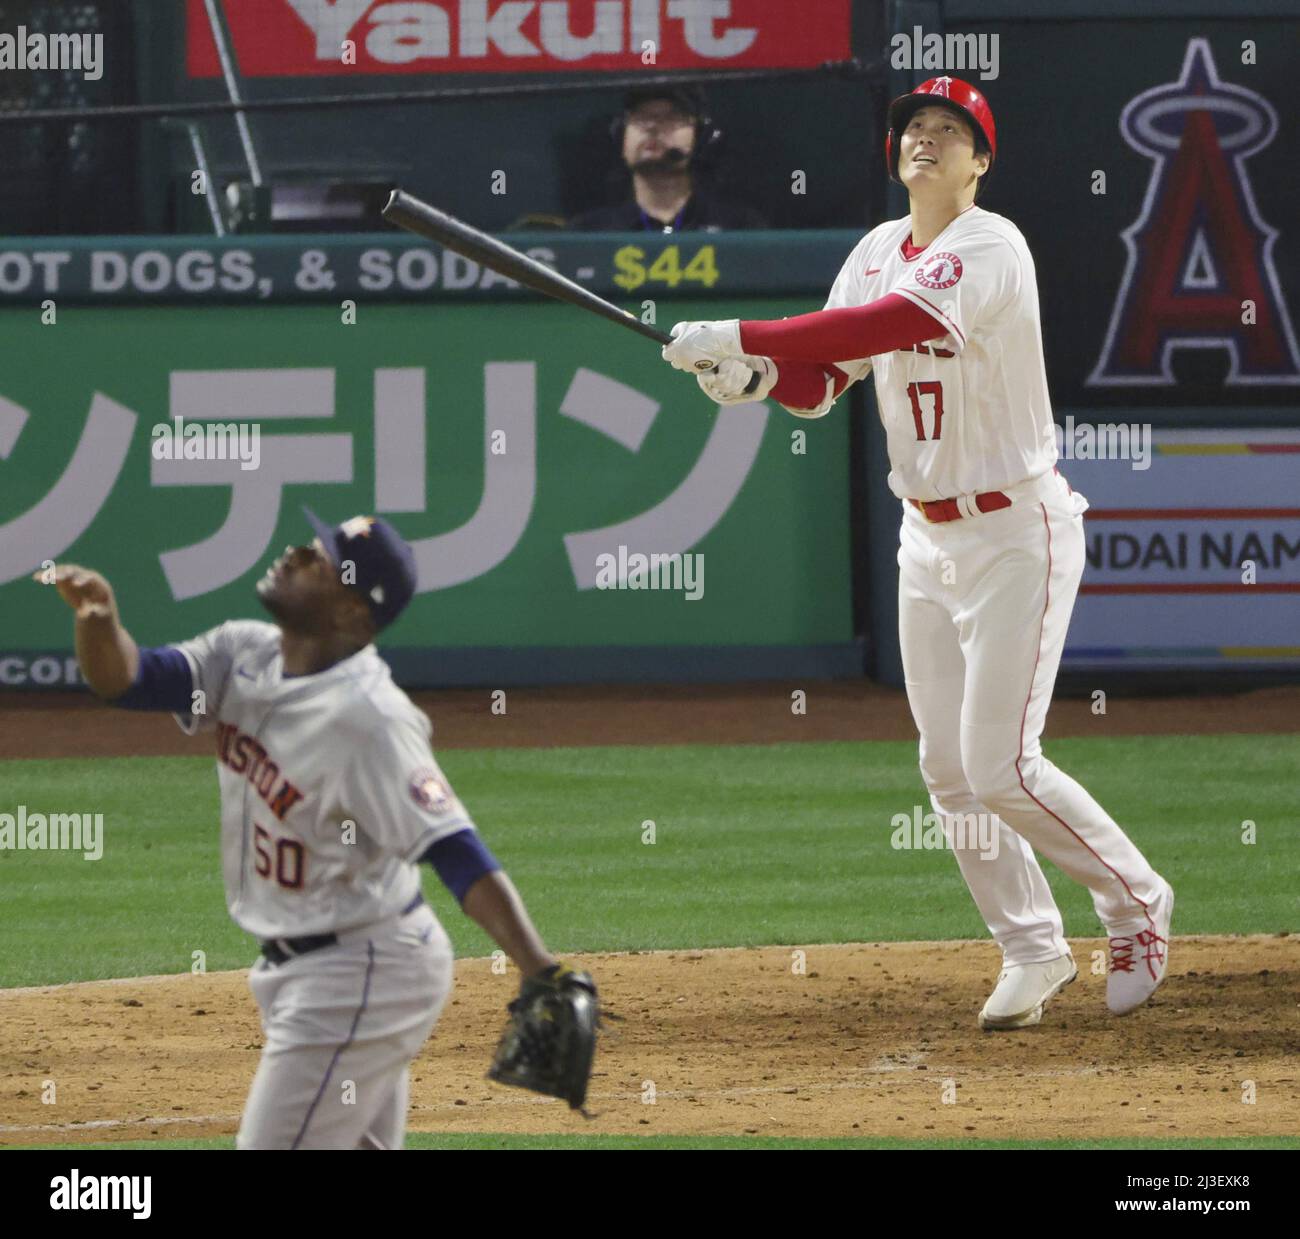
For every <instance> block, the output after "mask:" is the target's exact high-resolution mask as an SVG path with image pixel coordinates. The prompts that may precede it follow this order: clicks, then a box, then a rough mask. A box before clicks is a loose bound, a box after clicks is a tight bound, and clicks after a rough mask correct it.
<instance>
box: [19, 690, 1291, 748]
mask: <svg viewBox="0 0 1300 1239" xmlns="http://www.w3.org/2000/svg"><path fill="white" fill-rule="evenodd" d="M796 690H800V691H803V692H804V693H806V694H807V702H806V704H807V713H806V714H794V713H792V711H791V694H792V693H793V692H795V691H796ZM491 691H492V690H489V689H486V688H485V689H456V690H448V691H444V692H430V693H416V694H414V697H415V700H416V701H417V703H418V704H419V705H420V706H421V707H422V708H423V709H424V710H425V711H426V712H427V713H428V714H429V716H430V718H432V719H433V724H434V736H433V740H434V746H435V747H436V748H448V749H457V748H547V747H553V746H556V745H591V744H772V743H777V742H780V741H803V740H915V739H916V728H915V727H914V726H913V724H912V716H911V713H910V712H909V711H908V708H907V698H906V696H905V695H904V694H903V692H902V690H901V689H892V688H884V687H882V686H880V685H878V684H875V683H872V682H871V681H869V680H850V681H843V680H825V681H813V682H811V683H810V682H803V683H793V682H791V683H775V682H767V683H758V684H740V685H645V686H607V687H606V686H598V687H586V686H574V687H562V688H531V689H522V688H520V689H511V690H510V691H509V693H508V694H507V697H506V703H505V704H506V713H505V714H493V713H492V697H491ZM1296 730H1300V685H1288V686H1284V687H1278V688H1267V689H1257V690H1255V691H1252V692H1245V693H1232V694H1220V695H1216V696H1198V697H1117V696H1113V695H1112V696H1111V698H1110V699H1109V701H1107V702H1106V712H1105V714H1095V713H1093V704H1092V702H1091V700H1090V699H1067V700H1058V701H1056V702H1055V703H1054V704H1053V706H1052V711H1051V714H1050V715H1049V716H1048V720H1047V732H1046V736H1047V739H1049V740H1050V739H1052V738H1053V737H1057V736H1141V735H1204V734H1210V733H1214V732H1252V733H1267V732H1292V731H1296ZM201 752H203V742H202V741H198V742H196V741H194V740H191V739H189V738H188V737H186V736H185V735H183V734H182V733H181V731H180V729H179V728H178V727H177V726H176V724H175V723H174V722H173V721H172V719H171V718H169V717H166V716H163V715H157V714H140V713H135V712H132V711H128V710H110V709H108V708H107V707H105V706H103V705H101V704H99V703H98V702H96V701H95V700H94V699H93V698H91V697H90V696H89V695H87V694H75V693H51V694H44V693H0V757H70V756H77V757H117V756H122V755H135V756H167V755H179V756H187V755H188V756H193V755H194V754H196V753H201Z"/></svg>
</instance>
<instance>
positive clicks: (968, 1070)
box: [0, 936, 1300, 1145]
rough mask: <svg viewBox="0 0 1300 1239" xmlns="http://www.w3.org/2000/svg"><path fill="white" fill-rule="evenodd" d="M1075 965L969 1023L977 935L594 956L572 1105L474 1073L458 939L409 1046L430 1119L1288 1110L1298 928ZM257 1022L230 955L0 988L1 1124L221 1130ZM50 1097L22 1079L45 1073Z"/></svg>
mask: <svg viewBox="0 0 1300 1239" xmlns="http://www.w3.org/2000/svg"><path fill="white" fill-rule="evenodd" d="M1102 946H1103V943H1101V942H1099V941H1078V942H1076V943H1074V951H1075V958H1076V960H1077V961H1078V963H1079V965H1080V969H1079V980H1078V981H1077V982H1075V984H1074V985H1072V986H1070V987H1069V988H1068V989H1067V990H1066V991H1065V992H1064V993H1063V994H1062V995H1061V996H1060V997H1059V998H1057V999H1056V1000H1055V1001H1054V1002H1053V1003H1052V1005H1051V1006H1050V1007H1049V1009H1048V1013H1047V1016H1046V1018H1045V1020H1044V1022H1043V1024H1041V1025H1040V1026H1039V1027H1038V1028H1034V1029H1026V1030H1024V1031H1021V1032H1015V1033H981V1032H980V1031H979V1030H978V1029H977V1028H976V1026H975V1015H976V1012H977V1011H978V1010H979V1007H980V1004H981V1003H982V1002H983V1000H984V997H985V996H986V994H987V992H988V988H989V985H990V983H991V981H992V979H993V976H994V974H995V973H996V970H997V953H996V950H995V949H994V948H993V947H992V946H991V945H989V944H986V943H969V942H959V943H892V944H884V945H847V946H810V947H807V948H805V951H806V964H805V966H806V972H804V973H802V974H801V973H799V972H796V971H795V960H796V957H795V955H794V951H793V948H781V947H771V948H765V949H762V950H749V951H743V950H718V951H698V952H697V951H674V952H666V953H641V954H631V955H594V956H588V957H584V958H583V959H582V960H581V962H582V963H584V964H585V965H586V966H588V967H590V968H591V969H592V970H593V972H594V973H595V974H596V976H597V977H598V978H599V980H600V983H601V986H602V990H603V993H604V998H605V1002H606V1005H607V1009H608V1011H609V1012H610V1015H611V1018H610V1019H609V1020H608V1022H607V1029H606V1032H605V1034H604V1035H603V1036H602V1039H601V1045H600V1049H599V1052H598V1055H597V1059H596V1071H595V1075H594V1077H593V1080H592V1091H591V1096H590V1098H589V1109H590V1110H591V1112H592V1114H593V1115H594V1117H593V1118H591V1119H590V1120H587V1119H584V1118H583V1117H581V1116H580V1115H577V1114H573V1113H570V1112H569V1111H568V1110H567V1108H566V1107H565V1106H563V1105H562V1104H561V1103H559V1102H550V1101H547V1100H544V1099H541V1098H536V1097H534V1096H533V1095H532V1094H529V1093H523V1092H519V1091H517V1090H513V1089H508V1088H503V1087H501V1086H499V1085H495V1084H491V1083H489V1082H487V1081H486V1080H485V1079H484V1078H483V1072H484V1070H485V1069H486V1066H487V1063H488V1061H489V1059H490V1056H491V1053H492V1049H493V1047H494V1046H495V1043H496V1038H497V1036H498V1035H499V1033H500V1030H501V1027H502V1025H503V1022H504V1012H503V1009H502V1007H503V1004H504V1003H505V1001H506V1000H507V998H508V997H509V996H510V994H511V993H512V991H513V989H514V987H515V984H516V980H517V978H516V977H514V976H496V975H493V974H492V972H491V969H490V964H489V961H487V960H482V959H472V960H461V961H459V962H458V963H457V966H456V989H455V992H454V993H453V997H452V1001H451V1003H450V1004H449V1005H448V1007H447V1009H446V1012H445V1013H444V1016H443V1019H442V1021H441V1023H440V1024H439V1026H438V1028H437V1029H436V1030H435V1032H434V1035H433V1037H432V1038H430V1040H429V1042H428V1043H427V1044H426V1046H425V1048H424V1050H423V1051H422V1052H421V1054H420V1056H419V1057H418V1059H417V1060H416V1062H415V1064H414V1067H413V1070H412V1077H413V1079H412V1093H411V1111H410V1120H409V1121H410V1127H411V1129H412V1130H415V1131H440V1132H472V1131H482V1132H533V1133H541V1132H568V1133H577V1134H602V1133H606V1134H608V1133H620V1134H627V1133H631V1134H647V1133H656V1134H736V1135H740V1134H754V1135H762V1136H831V1137H859V1136H861V1137H866V1136H876V1137H882V1136H884V1137H898V1138H901V1139H927V1138H970V1139H998V1138H1018V1139H1028V1140H1033V1139H1086V1138H1089V1137H1121V1138H1128V1137H1133V1138H1137V1137H1141V1136H1144V1135H1145V1136H1163V1137H1175V1136H1181V1137H1209V1136H1232V1135H1238V1136H1258V1135H1295V1134H1297V1133H1300V1067H1298V1066H1297V1062H1300V1030H1298V1029H1297V1024H1296V1018H1295V1017H1296V1004H1297V1002H1298V1001H1300V938H1297V937H1281V936H1270V937H1241V938H1197V937H1189V938H1176V939H1175V941H1174V944H1173V949H1172V953H1171V973H1170V977H1169V979H1168V980H1167V981H1166V983H1165V985H1164V987H1163V988H1162V989H1161V990H1160V992H1159V993H1158V994H1157V996H1156V998H1155V999H1154V1000H1153V1001H1152V1003H1151V1004H1150V1005H1149V1006H1148V1007H1146V1008H1144V1009H1142V1010H1140V1011H1138V1012H1135V1013H1134V1014H1132V1015H1130V1016H1127V1017H1125V1018H1123V1019H1116V1018H1114V1017H1112V1016H1110V1015H1109V1014H1108V1013H1107V1012H1106V1009H1105V978H1104V977H1102V976H1095V975H1093V974H1092V972H1091V971H1090V968H1089V961H1090V953H1091V952H1093V951H1095V950H1100V949H1101V947H1102ZM260 1046H261V1031H260V1028H259V1026H258V1020H257V1011H256V1008H255V1006H254V1004H253V1000H252V998H251V996H250V995H249V993H248V990H247V983H246V975H245V974H244V973H243V972H226V973H217V974H213V975H211V976H188V975H185V976H179V977H154V978H142V979H136V980H123V981H96V982H87V983H82V984H75V985H65V986H59V987H54V988H46V989H28V990H11V991H8V992H6V993H0V1096H2V1097H3V1107H2V1110H0V1112H2V1113H3V1115H4V1118H3V1125H0V1143H3V1144H11V1145H12V1144H35V1143H54V1142H65V1141H111V1140H127V1139H131V1140H140V1139H150V1138H152V1137H158V1138H171V1139H177V1138H182V1137H190V1136H200V1135H217V1134H229V1133H232V1132H234V1131H235V1130H236V1128H237V1126H238V1117H239V1113H240V1110H241V1108H242V1106H243V1101H244V1096H245V1093H246V1092H247V1089H248V1086H249V1082H250V1081H251V1079H252V1076H253V1070H254V1068H255V1066H256V1063H257V1056H258V1051H259V1049H260ZM47 1080H52V1081H54V1083H55V1086H56V1090H57V1091H56V1101H55V1103H54V1104H44V1103H43V1102H42V1090H43V1089H45V1088H47V1086H46V1085H45V1083H44V1082H45V1081H47Z"/></svg>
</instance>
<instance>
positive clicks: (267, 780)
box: [217, 723, 302, 822]
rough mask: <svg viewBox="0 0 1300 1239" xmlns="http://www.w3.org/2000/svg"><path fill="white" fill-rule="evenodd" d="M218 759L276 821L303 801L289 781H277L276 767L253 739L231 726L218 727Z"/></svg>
mask: <svg viewBox="0 0 1300 1239" xmlns="http://www.w3.org/2000/svg"><path fill="white" fill-rule="evenodd" d="M217 757H218V759H219V760H220V761H221V764H222V765H224V766H228V767H229V768H230V769H231V770H233V771H234V772H235V773H236V774H242V775H244V776H245V777H246V778H247V779H248V781H249V782H250V783H251V784H252V785H253V788H254V790H255V791H256V792H257V794H258V795H259V796H261V798H262V799H263V800H265V801H266V803H267V804H268V805H270V807H271V812H272V813H274V814H275V816H276V818H277V820H279V821H281V822H282V821H284V816H285V814H286V813H288V812H289V810H290V809H292V808H293V806H294V805H296V804H297V803H298V801H300V800H301V799H302V792H300V791H299V790H298V789H297V788H296V787H294V785H293V784H292V783H290V782H289V780H288V779H285V778H281V777H280V767H279V765H278V764H277V763H276V762H274V761H272V760H270V758H271V755H270V754H269V753H268V752H267V751H266V749H265V748H263V747H262V745H261V743H260V742H259V741H257V740H255V739H253V737H252V736H248V735H245V734H244V733H243V732H242V731H240V730H239V728H238V727H236V726H235V725H234V724H233V723H218V724H217Z"/></svg>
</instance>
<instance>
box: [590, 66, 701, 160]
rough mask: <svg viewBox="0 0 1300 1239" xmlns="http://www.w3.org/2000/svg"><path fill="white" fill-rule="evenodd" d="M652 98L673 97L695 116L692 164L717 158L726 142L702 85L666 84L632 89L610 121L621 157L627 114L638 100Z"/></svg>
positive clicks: (674, 100)
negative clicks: (701, 87) (657, 87)
mask: <svg viewBox="0 0 1300 1239" xmlns="http://www.w3.org/2000/svg"><path fill="white" fill-rule="evenodd" d="M651 99H669V100H671V101H672V102H673V103H675V104H677V105H678V106H679V107H680V108H682V110H683V111H686V112H689V113H690V114H691V115H692V116H693V117H694V118H695V147H694V149H693V150H692V151H691V158H690V163H689V164H688V165H687V166H688V167H691V168H699V169H701V170H702V169H705V168H708V167H710V166H712V164H713V163H714V162H716V160H717V157H718V153H719V151H720V149H721V146H722V136H723V135H722V130H721V129H719V128H718V127H717V125H715V124H714V123H713V116H712V114H711V113H710V112H709V107H708V103H707V102H706V100H705V98H704V92H703V91H702V90H700V89H699V88H698V87H691V86H677V87H672V86H665V87H664V88H663V89H662V90H658V91H657V90H655V89H654V88H653V87H646V88H642V89H639V90H633V91H630V92H629V93H628V96H627V98H626V99H625V100H624V101H623V106H622V108H621V109H619V111H618V113H617V114H616V115H615V116H614V117H613V119H612V120H611V121H610V122H609V136H610V141H611V142H613V144H614V153H615V155H616V156H617V157H618V158H619V159H620V160H621V159H622V157H623V135H624V133H625V132H626V131H627V114H628V113H629V112H630V111H631V110H632V109H633V108H634V107H636V106H637V105H638V104H642V103H646V102H648V101H649V100H651Z"/></svg>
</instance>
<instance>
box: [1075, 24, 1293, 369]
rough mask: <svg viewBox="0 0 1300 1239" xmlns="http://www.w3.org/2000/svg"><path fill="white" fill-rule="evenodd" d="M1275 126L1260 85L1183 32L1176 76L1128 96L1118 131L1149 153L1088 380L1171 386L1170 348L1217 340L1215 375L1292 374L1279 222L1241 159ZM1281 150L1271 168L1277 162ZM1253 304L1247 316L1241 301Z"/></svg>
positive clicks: (1213, 345) (1211, 345)
mask: <svg viewBox="0 0 1300 1239" xmlns="http://www.w3.org/2000/svg"><path fill="white" fill-rule="evenodd" d="M1277 130H1278V120H1277V112H1276V110H1275V109H1274V107H1273V105H1272V104H1271V103H1270V102H1269V101H1268V100H1267V99H1265V98H1264V96H1263V95H1261V94H1259V93H1258V92H1257V91H1254V90H1250V89H1249V88H1247V87H1245V86H1238V85H1236V84H1235V83H1230V82H1224V81H1222V80H1221V79H1220V78H1219V75H1218V71H1217V70H1216V68H1215V64H1214V57H1213V54H1212V53H1211V51H1210V44H1209V42H1208V40H1206V39H1203V38H1196V39H1192V40H1191V41H1190V42H1189V43H1188V45H1187V52H1186V55H1185V56H1184V58H1183V66H1182V73H1181V75H1180V77H1179V79H1178V81H1176V82H1170V83H1165V84H1163V85H1160V86H1154V87H1152V88H1151V89H1150V90H1145V91H1143V92H1142V93H1141V94H1140V95H1137V96H1136V97H1135V98H1133V99H1131V100H1129V102H1128V104H1127V106H1126V107H1125V108H1124V111H1123V114H1122V115H1121V116H1120V132H1121V133H1122V134H1123V135H1124V140H1125V141H1126V142H1127V143H1128V144H1129V146H1131V147H1132V148H1133V149H1134V150H1136V151H1138V152H1140V153H1141V154H1143V155H1145V156H1147V157H1148V158H1149V159H1151V160H1152V168H1151V179H1150V181H1149V182H1148V185H1147V192H1146V199H1145V200H1144V201H1143V203H1142V214H1141V217H1140V218H1139V219H1138V220H1137V221H1136V222H1135V223H1133V224H1131V225H1130V226H1129V227H1128V228H1126V229H1125V230H1124V232H1123V233H1122V234H1121V239H1122V240H1123V242H1124V245H1125V247H1126V248H1127V250H1128V264H1127V266H1126V267H1125V270H1124V279H1123V282H1122V284H1121V286H1120V290H1119V295H1118V296H1117V297H1116V299H1115V307H1114V310H1113V312H1112V314H1111V320H1110V327H1109V328H1108V330H1107V332H1106V341H1105V344H1104V345H1103V346H1102V352H1101V357H1100V358H1099V359H1098V361H1097V364H1096V366H1095V367H1094V368H1093V371H1092V374H1091V375H1090V376H1089V377H1088V380H1087V382H1088V385H1089V386H1090V387H1134V386H1141V385H1149V386H1170V385H1173V384H1174V383H1175V382H1176V379H1175V376H1174V372H1173V369H1172V366H1171V354H1172V353H1173V351H1174V350H1175V349H1183V348H1186V349H1221V350H1224V351H1226V352H1227V354H1228V359H1229V369H1228V374H1227V377H1226V378H1225V380H1224V382H1225V383H1227V384H1228V385H1231V386H1235V385H1238V384H1256V385H1271V384H1297V383H1300V349H1298V348H1297V345H1296V337H1295V332H1294V330H1293V328H1292V325H1291V319H1290V317H1289V315H1288V314H1287V308H1286V303H1285V301H1284V300H1283V298H1282V291H1281V286H1280V284H1279V281H1278V276H1277V270H1276V269H1275V267H1274V264H1273V242H1274V241H1275V240H1276V238H1277V235H1278V234H1277V229H1275V228H1271V227H1269V225H1268V224H1266V223H1265V222H1264V220H1263V218H1262V217H1261V216H1260V214H1259V211H1258V209H1257V208H1256V206H1255V197H1254V194H1253V192H1252V190H1251V183H1250V176H1249V174H1248V173H1247V170H1246V159H1247V158H1248V157H1249V156H1251V155H1254V154H1255V153H1257V152H1258V151H1261V150H1263V149H1264V148H1265V147H1266V146H1268V145H1269V144H1270V143H1271V142H1272V141H1273V139H1274V137H1275V135H1276V134H1277ZM1286 159H1287V156H1286V155H1285V153H1284V152H1283V153H1281V154H1279V155H1278V156H1276V157H1275V159H1274V160H1273V161H1272V163H1271V164H1270V166H1269V172H1270V174H1272V175H1276V173H1275V171H1274V170H1275V169H1277V168H1278V167H1279V166H1282V165H1285V163H1286ZM1247 304H1249V305H1250V306H1252V307H1253V315H1252V316H1251V317H1249V318H1248V317H1247V315H1246V314H1244V313H1243V307H1244V306H1246V305H1247Z"/></svg>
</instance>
